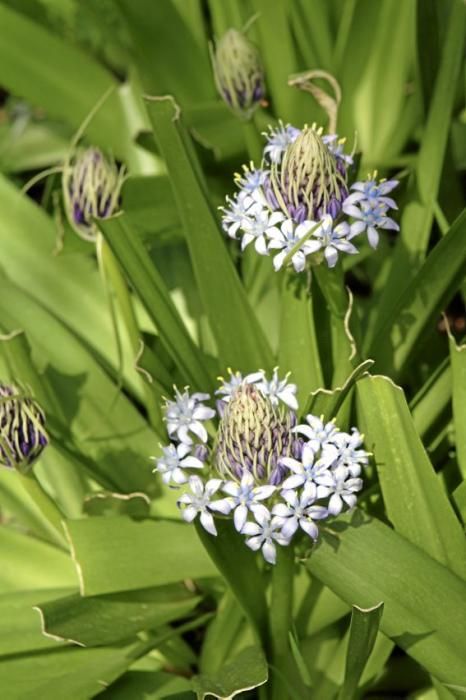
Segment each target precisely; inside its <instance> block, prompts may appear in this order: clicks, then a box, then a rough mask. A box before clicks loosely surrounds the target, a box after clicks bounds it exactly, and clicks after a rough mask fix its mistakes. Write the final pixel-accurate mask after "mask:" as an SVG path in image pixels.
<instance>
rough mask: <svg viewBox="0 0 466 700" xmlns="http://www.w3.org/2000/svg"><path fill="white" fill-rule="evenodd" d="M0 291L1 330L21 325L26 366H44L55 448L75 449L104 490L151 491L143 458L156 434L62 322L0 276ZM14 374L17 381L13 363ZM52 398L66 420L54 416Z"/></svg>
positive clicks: (3, 347) (146, 461)
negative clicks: (29, 357) (28, 353)
mask: <svg viewBox="0 0 466 700" xmlns="http://www.w3.org/2000/svg"><path fill="white" fill-rule="evenodd" d="M0 290H1V293H0V327H2V328H4V329H5V330H6V331H7V332H11V331H13V330H15V329H17V328H18V326H19V327H20V328H22V329H24V330H25V332H26V335H27V338H28V340H29V344H30V346H31V347H33V348H34V355H33V364H32V367H34V364H35V365H36V369H37V368H41V369H43V368H44V366H47V370H46V372H45V373H44V374H43V375H42V377H41V380H42V382H43V383H45V384H46V385H47V387H48V389H49V391H50V396H48V395H47V396H45V395H44V396H43V397H42V396H41V399H42V398H45V399H46V403H45V404H44V408H45V410H46V412H47V415H48V416H49V419H50V418H51V417H53V419H55V420H56V425H58V426H59V429H58V434H57V436H56V439H57V445H56V446H57V448H58V447H60V448H61V446H62V445H61V444H62V443H63V446H64V448H65V450H66V451H67V452H71V453H73V451H76V449H77V448H78V450H79V452H80V454H78V457H79V461H81V462H84V463H86V461H87V460H90V463H89V462H88V464H87V466H88V468H90V469H91V471H92V472H93V475H94V476H95V478H96V479H98V480H99V482H100V483H102V485H104V486H105V487H106V488H111V489H112V490H115V491H119V492H123V493H124V492H132V491H137V490H140V489H145V488H148V489H150V488H151V486H152V485H153V489H154V490H155V482H154V480H153V477H152V476H151V473H150V463H149V456H150V455H151V454H153V451H154V447H155V446H156V445H157V434H156V433H155V432H153V431H152V430H150V429H149V427H148V425H147V423H146V421H145V420H144V418H143V417H142V416H141V415H140V413H139V412H138V411H137V410H136V408H135V407H134V405H133V404H132V402H131V401H130V400H129V399H128V398H127V397H126V396H125V395H124V394H123V393H122V392H121V391H120V392H119V393H117V392H118V388H117V386H116V385H115V384H114V383H113V382H112V381H111V380H110V378H109V377H108V375H107V373H106V372H105V371H104V369H103V368H102V367H101V366H100V365H99V364H98V363H97V362H96V361H95V359H94V358H93V356H92V355H91V354H90V353H89V352H88V350H87V348H86V347H85V346H84V345H82V344H81V343H80V342H79V340H78V339H77V338H76V337H75V336H74V335H73V334H72V333H71V332H70V331H69V330H68V329H67V327H66V325H64V324H61V323H59V322H58V321H57V319H56V318H54V317H53V316H52V315H51V314H50V313H47V312H46V311H45V309H43V308H42V307H41V306H39V305H38V304H37V303H36V302H35V301H34V300H33V299H32V298H31V297H29V296H28V295H26V294H25V293H24V292H21V291H20V290H19V289H17V288H15V287H14V286H13V285H12V284H8V283H6V282H3V281H1V280H0ZM12 309H15V315H14V316H12V315H11V311H12ZM15 340H16V339H15ZM11 342H15V341H14V340H13V341H8V343H4V344H3V345H0V352H5V350H7V348H8V345H9V343H11ZM63 348H66V349H67V352H66V353H63ZM14 360H15V358H14V356H13V361H14ZM15 375H16V376H15V379H16V380H21V376H22V375H21V373H19V372H18V368H16V367H15ZM50 397H51V398H50ZM57 402H58V406H59V409H60V412H62V413H63V414H64V416H65V417H66V421H67V422H66V423H65V422H64V421H61V420H60V414H58V415H57V407H56V403H57ZM51 428H52V426H51ZM129 463H131V465H132V468H131V469H128V464H129Z"/></svg>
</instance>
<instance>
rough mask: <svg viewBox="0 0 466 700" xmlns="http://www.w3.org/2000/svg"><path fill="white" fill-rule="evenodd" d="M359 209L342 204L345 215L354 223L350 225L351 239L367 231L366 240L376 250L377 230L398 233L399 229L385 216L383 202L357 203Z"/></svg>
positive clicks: (385, 206) (385, 211) (352, 205)
mask: <svg viewBox="0 0 466 700" xmlns="http://www.w3.org/2000/svg"><path fill="white" fill-rule="evenodd" d="M359 205H360V206H359V207H358V206H356V205H355V204H346V200H345V202H344V203H343V210H344V212H345V214H348V215H349V216H352V217H353V219H356V221H355V222H354V223H353V224H351V238H353V237H354V236H357V235H359V234H360V233H363V231H365V230H366V229H367V240H368V241H369V245H370V246H371V247H372V248H377V246H378V244H379V232H378V231H377V229H378V228H383V229H390V230H392V231H399V230H400V227H399V226H398V224H397V223H396V222H395V221H393V219H391V218H390V217H389V216H387V211H388V209H387V205H386V204H384V203H383V202H377V200H373V201H367V202H366V201H363V202H360V203H359Z"/></svg>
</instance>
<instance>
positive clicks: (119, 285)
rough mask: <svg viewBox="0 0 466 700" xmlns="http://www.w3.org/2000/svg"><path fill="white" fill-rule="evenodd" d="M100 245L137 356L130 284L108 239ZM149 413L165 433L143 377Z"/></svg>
mask: <svg viewBox="0 0 466 700" xmlns="http://www.w3.org/2000/svg"><path fill="white" fill-rule="evenodd" d="M99 245H100V255H101V259H102V264H103V266H104V270H105V273H106V275H107V276H108V279H109V281H110V283H111V285H112V287H113V290H114V292H115V294H116V297H117V300H118V304H119V306H120V311H121V315H122V317H123V321H124V323H125V327H126V331H127V333H128V337H129V340H130V343H131V349H132V351H133V353H134V358H136V357H137V355H138V353H139V351H140V344H141V334H140V331H139V327H138V324H137V320H136V315H135V313H134V308H133V304H132V300H131V295H130V293H129V291H128V286H127V284H126V281H125V279H124V277H123V275H122V273H121V270H120V267H119V265H118V262H117V260H116V258H115V256H114V255H113V253H112V251H111V250H110V247H109V245H108V244H107V243H106V241H104V240H103V238H101V240H100V241H99ZM141 382H142V386H143V391H144V397H145V403H146V409H147V414H148V416H149V422H150V424H151V425H152V427H154V428H155V429H156V430H157V431H158V432H161V434H163V431H164V425H163V421H162V413H161V409H160V406H159V404H158V402H157V401H156V399H155V396H154V393H153V391H152V389H151V387H149V386H148V385H147V383H146V382H145V380H144V379H142V378H141Z"/></svg>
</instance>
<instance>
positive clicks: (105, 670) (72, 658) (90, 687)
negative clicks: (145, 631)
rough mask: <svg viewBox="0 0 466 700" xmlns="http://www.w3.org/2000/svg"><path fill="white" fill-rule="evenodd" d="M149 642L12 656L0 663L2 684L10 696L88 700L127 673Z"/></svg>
mask: <svg viewBox="0 0 466 700" xmlns="http://www.w3.org/2000/svg"><path fill="white" fill-rule="evenodd" d="M146 644H147V642H145V643H144V642H136V643H133V644H131V645H129V646H124V647H100V648H97V649H59V650H58V651H48V652H47V653H43V652H42V653H38V654H31V655H27V654H24V655H19V656H10V657H8V658H7V659H4V660H3V661H2V663H0V687H1V688H8V700H50V698H73V700H89V698H92V697H94V696H95V695H97V694H98V693H100V692H101V691H102V690H103V688H105V687H106V686H107V685H109V684H110V683H112V682H113V681H114V680H115V679H116V678H118V677H119V676H120V675H121V674H122V673H124V672H125V671H126V669H127V668H128V667H129V666H130V665H131V664H132V663H133V662H134V660H135V659H136V658H138V656H139V654H140V653H143V652H144V649H145V646H146Z"/></svg>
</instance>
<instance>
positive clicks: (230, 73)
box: [212, 29, 265, 119]
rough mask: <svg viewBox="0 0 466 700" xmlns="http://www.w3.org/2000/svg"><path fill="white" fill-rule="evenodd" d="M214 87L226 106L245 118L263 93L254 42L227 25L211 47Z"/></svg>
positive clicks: (249, 115)
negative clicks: (214, 45) (213, 46)
mask: <svg viewBox="0 0 466 700" xmlns="http://www.w3.org/2000/svg"><path fill="white" fill-rule="evenodd" d="M212 64H213V69H214V76H215V83H216V85H217V89H218V91H219V93H220V95H221V97H222V99H223V100H224V101H225V102H226V104H227V105H228V107H230V109H231V110H232V111H233V112H235V113H236V114H238V115H239V116H241V117H243V118H245V119H249V118H250V117H251V115H252V113H253V112H254V110H255V109H256V108H257V107H258V105H259V103H260V102H261V100H262V99H263V98H264V96H265V84H264V73H263V69H262V64H261V60H260V56H259V52H258V51H257V49H256V47H255V46H254V44H252V43H251V42H250V41H249V39H247V38H246V37H245V36H244V34H242V33H241V32H238V31H237V30H236V29H229V30H228V31H227V32H226V33H225V34H224V35H223V36H222V38H221V39H220V41H218V42H217V44H216V47H215V52H213V51H212Z"/></svg>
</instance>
